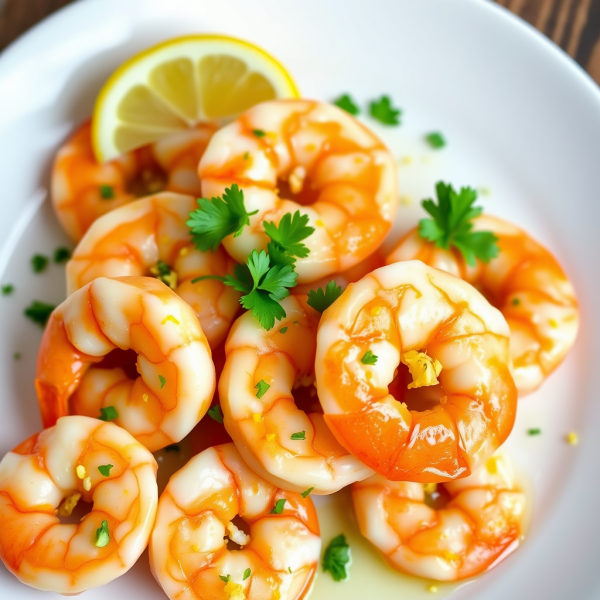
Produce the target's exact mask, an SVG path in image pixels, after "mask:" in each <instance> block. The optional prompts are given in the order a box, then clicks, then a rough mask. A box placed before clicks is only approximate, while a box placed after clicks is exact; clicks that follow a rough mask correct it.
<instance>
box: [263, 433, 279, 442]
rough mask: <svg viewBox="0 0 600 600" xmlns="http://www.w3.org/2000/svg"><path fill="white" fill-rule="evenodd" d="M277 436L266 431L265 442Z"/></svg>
mask: <svg viewBox="0 0 600 600" xmlns="http://www.w3.org/2000/svg"><path fill="white" fill-rule="evenodd" d="M276 437H277V436H276V435H275V434H274V433H267V435H266V438H267V442H272V441H273V440H274V439H275V438H276Z"/></svg>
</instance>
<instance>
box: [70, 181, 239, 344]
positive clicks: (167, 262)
mask: <svg viewBox="0 0 600 600" xmlns="http://www.w3.org/2000/svg"><path fill="white" fill-rule="evenodd" d="M195 206H196V202H195V200H194V198H193V197H192V196H183V195H180V194H173V193H168V192H163V193H161V194H156V195H155V196H148V197H146V198H142V199H141V200H137V201H135V202H132V203H130V204H127V205H126V206H122V207H121V208H118V209H116V210H113V211H112V212H110V213H108V214H106V215H104V216H102V217H100V218H99V219H98V220H97V221H95V222H94V224H93V225H92V226H91V227H90V228H89V229H88V231H87V232H86V234H85V235H84V236H83V238H82V239H81V241H80V242H79V244H78V246H77V248H76V249H75V252H74V253H73V256H72V258H71V260H70V261H69V263H68V264H67V294H72V293H73V292H74V291H75V290H78V289H79V288H81V287H83V286H84V285H86V284H88V283H90V282H91V281H93V280H94V279H95V278H96V277H104V276H106V277H121V276H125V275H147V276H151V275H153V274H154V275H155V276H157V277H159V278H160V279H161V280H162V281H163V282H164V283H168V284H169V286H170V287H171V288H172V289H173V290H174V291H175V292H176V293H177V294H178V295H179V296H181V298H183V299H184V300H185V301H186V302H187V303H188V304H189V305H190V306H191V307H192V308H193V309H194V311H195V312H196V314H197V315H198V318H199V319H200V324H201V326H202V331H203V332H204V333H205V335H206V337H207V339H208V342H209V344H210V345H211V348H216V347H217V346H218V345H219V344H220V343H221V342H223V340H224V339H225V337H226V336H227V332H228V331H229V328H230V327H231V323H232V322H233V319H234V318H235V316H236V314H237V312H238V311H239V308H240V305H239V298H240V294H239V293H238V292H236V291H235V290H234V289H233V288H231V287H228V286H226V285H224V284H223V283H222V282H221V281H217V280H204V281H199V282H197V283H192V280H193V279H195V278H196V277H199V276H202V275H225V274H226V273H228V272H231V271H233V267H234V265H235V263H234V262H233V260H232V259H230V258H229V256H228V255H227V253H226V252H225V251H224V250H223V249H222V248H218V249H217V251H216V252H215V253H212V252H207V253H204V252H200V251H199V250H196V249H195V248H194V244H193V243H192V241H191V238H190V230H189V229H188V227H187V226H186V224H185V222H186V219H187V217H188V215H189V213H190V211H192V210H194V208H195Z"/></svg>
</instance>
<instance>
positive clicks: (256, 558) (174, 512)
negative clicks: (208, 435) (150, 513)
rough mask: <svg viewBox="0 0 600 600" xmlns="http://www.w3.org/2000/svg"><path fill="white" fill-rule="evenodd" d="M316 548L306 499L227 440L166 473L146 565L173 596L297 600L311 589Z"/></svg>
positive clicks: (311, 511) (214, 599) (318, 546)
mask: <svg viewBox="0 0 600 600" xmlns="http://www.w3.org/2000/svg"><path fill="white" fill-rule="evenodd" d="M236 517H237V518H236ZM226 536H227V537H226ZM227 538H229V539H227ZM232 545H234V546H236V549H231V546H232ZM320 550H321V538H320V537H319V523H318V521H317V513H316V511H315V508H314V505H313V503H312V501H311V499H310V498H303V497H302V496H301V495H300V494H296V493H294V492H289V491H285V490H282V489H277V488H276V487H274V486H272V485H271V484H269V483H267V482H266V481H264V480H262V479H261V478H260V477H258V476H257V475H255V474H254V473H253V472H252V471H251V470H250V469H249V468H248V467H247V466H246V464H245V463H244V461H243V460H242V458H241V456H240V455H239V453H238V451H237V450H236V448H235V446H234V445H233V444H231V443H229V444H224V445H222V446H216V447H215V448H209V449H208V450H205V451H204V452H201V453H200V454H198V455H196V456H195V457H194V458H192V460H190V462H189V463H188V464H187V465H186V466H185V467H183V469H181V470H180V471H178V472H177V473H175V475H173V477H172V478H171V480H170V482H169V485H168V486H167V488H166V489H165V491H164V492H163V493H162V495H161V497H160V500H159V502H158V515H157V518H156V524H155V526H154V530H153V531H152V536H151V538H150V568H151V569H152V573H153V574H154V577H155V578H156V580H157V581H158V583H159V584H160V585H161V587H162V588H163V590H164V591H165V593H166V594H167V596H168V597H169V598H171V599H173V600H174V599H175V598H177V599H178V600H180V599H181V600H183V599H185V600H194V599H197V600H296V599H300V598H303V597H305V596H306V595H307V594H308V592H309V591H310V587H311V584H312V582H313V579H314V577H315V575H316V571H317V563H318V560H319V553H320Z"/></svg>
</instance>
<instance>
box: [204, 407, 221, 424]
mask: <svg viewBox="0 0 600 600" xmlns="http://www.w3.org/2000/svg"><path fill="white" fill-rule="evenodd" d="M206 412H207V413H208V416H209V417H210V418H211V419H212V420H213V421H216V422H217V423H222V422H223V411H222V410H221V407H220V406H219V405H218V404H215V405H214V406H211V407H210V408H209V409H208V410H207V411H206Z"/></svg>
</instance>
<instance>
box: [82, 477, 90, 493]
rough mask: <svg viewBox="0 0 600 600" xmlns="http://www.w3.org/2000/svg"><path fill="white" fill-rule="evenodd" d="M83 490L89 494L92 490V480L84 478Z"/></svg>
mask: <svg viewBox="0 0 600 600" xmlns="http://www.w3.org/2000/svg"><path fill="white" fill-rule="evenodd" d="M83 489H84V490H85V491H86V492H89V491H90V490H91V489H92V478H91V477H86V478H85V479H84V480H83Z"/></svg>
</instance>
